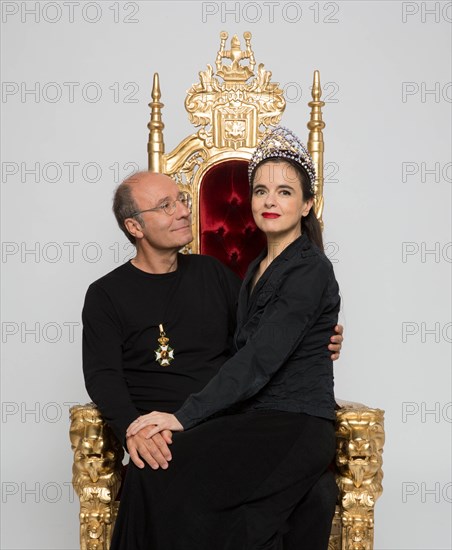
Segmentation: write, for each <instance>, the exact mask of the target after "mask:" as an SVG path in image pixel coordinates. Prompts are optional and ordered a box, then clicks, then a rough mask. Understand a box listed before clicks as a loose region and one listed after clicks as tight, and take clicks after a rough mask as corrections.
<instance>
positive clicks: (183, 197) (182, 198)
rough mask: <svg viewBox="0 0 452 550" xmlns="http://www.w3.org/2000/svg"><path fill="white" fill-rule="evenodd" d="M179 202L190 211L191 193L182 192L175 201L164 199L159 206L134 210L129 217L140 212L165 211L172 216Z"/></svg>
mask: <svg viewBox="0 0 452 550" xmlns="http://www.w3.org/2000/svg"><path fill="white" fill-rule="evenodd" d="M177 201H179V202H181V203H182V204H183V205H184V206H185V207H186V208H188V209H189V210H190V212H191V205H192V200H191V195H190V193H187V192H183V193H181V194H180V195H179V196H178V197H177V199H176V200H175V201H165V202H164V203H163V204H161V205H160V206H156V207H155V208H148V209H146V210H140V211H139V212H134V213H133V214H130V217H131V218H134V217H135V216H138V215H140V214H143V213H144V212H162V211H163V212H165V214H167V215H168V216H172V215H173V214H174V212H175V211H176V202H177Z"/></svg>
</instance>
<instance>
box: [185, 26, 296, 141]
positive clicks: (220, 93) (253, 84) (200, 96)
mask: <svg viewBox="0 0 452 550" xmlns="http://www.w3.org/2000/svg"><path fill="white" fill-rule="evenodd" d="M243 36H244V38H245V43H246V49H245V50H241V49H240V41H239V39H238V37H237V35H234V36H233V37H232V39H231V48H230V50H226V49H225V44H226V40H227V38H228V33H226V32H224V31H223V32H221V33H220V38H221V43H220V49H219V51H218V53H217V58H216V68H217V71H216V73H214V70H213V68H212V66H211V65H207V70H206V71H201V72H200V73H199V80H200V82H199V83H198V84H193V86H192V87H191V88H190V90H189V91H188V92H187V97H186V99H185V108H186V110H187V112H188V116H189V119H190V121H191V122H192V123H193V124H194V125H195V126H201V127H202V128H201V129H200V130H199V132H198V136H199V137H200V138H201V139H202V140H203V141H204V143H205V146H206V147H208V148H209V147H216V148H224V147H230V148H231V149H233V150H236V149H239V148H241V147H248V148H253V147H256V144H257V141H258V139H259V138H260V137H261V136H262V131H261V130H260V127H261V126H263V127H268V126H269V125H275V124H277V123H278V122H279V121H280V120H281V116H282V113H283V112H284V109H285V105H286V102H285V99H284V96H283V91H282V90H281V89H280V88H279V85H278V84H277V83H274V82H270V79H271V72H270V71H266V70H265V69H264V65H263V64H262V63H261V64H260V65H259V66H258V70H257V74H256V73H255V72H254V67H255V64H256V62H255V60H254V53H253V50H252V49H251V33H250V32H245V33H244V34H243ZM222 59H229V60H231V64H230V65H225V64H222V62H221V61H222ZM247 59H248V60H249V65H243V64H242V62H243V61H244V60H247ZM220 79H222V80H223V82H221V80H220ZM250 79H252V80H251V81H250V82H248V81H249V80H250Z"/></svg>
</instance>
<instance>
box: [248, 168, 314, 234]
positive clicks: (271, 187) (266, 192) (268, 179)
mask: <svg viewBox="0 0 452 550" xmlns="http://www.w3.org/2000/svg"><path fill="white" fill-rule="evenodd" d="M312 203H313V201H312V199H308V200H307V201H305V200H304V198H303V191H302V188H301V182H300V178H299V175H298V173H297V171H296V170H295V168H294V167H293V166H292V165H291V164H289V163H288V162H284V161H281V162H272V161H269V162H265V163H263V164H262V165H261V166H259V167H258V168H257V171H256V175H255V178H254V183H253V194H252V198H251V210H252V212H253V217H254V221H255V222H256V225H257V227H259V229H261V230H262V231H263V232H264V233H265V234H266V235H267V236H270V237H276V236H277V237H279V238H284V239H287V238H291V239H292V240H293V239H296V238H297V237H298V236H299V235H300V234H301V218H302V217H303V216H307V215H308V214H309V210H310V209H311V207H312Z"/></svg>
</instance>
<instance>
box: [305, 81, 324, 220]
mask: <svg viewBox="0 0 452 550" xmlns="http://www.w3.org/2000/svg"><path fill="white" fill-rule="evenodd" d="M321 97H322V88H321V87H320V73H319V71H314V82H313V84H312V101H310V102H309V103H308V105H309V107H311V118H310V120H309V122H308V129H309V138H308V150H309V152H310V153H311V156H312V160H313V161H314V165H315V171H316V174H317V179H316V184H315V200H314V211H315V213H316V216H317V218H318V219H319V221H320V224H321V226H322V229H323V219H322V215H323V151H324V149H325V146H324V142H323V132H322V130H323V129H324V128H325V123H324V122H323V119H322V107H323V106H324V105H325V103H324V102H323V101H320V98H321Z"/></svg>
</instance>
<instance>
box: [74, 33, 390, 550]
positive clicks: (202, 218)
mask: <svg viewBox="0 0 452 550" xmlns="http://www.w3.org/2000/svg"><path fill="white" fill-rule="evenodd" d="M220 38H221V43H220V49H219V51H218V53H217V57H216V71H214V70H213V68H212V67H211V66H210V65H207V70H206V71H201V72H200V73H199V77H200V81H199V83H197V84H194V85H193V86H192V87H191V88H190V90H188V92H187V97H186V100H185V108H186V110H187V112H188V114H189V118H190V121H191V122H192V123H193V124H194V126H196V127H198V128H199V129H198V131H197V132H196V133H195V134H192V135H190V136H188V137H187V138H186V139H185V140H183V141H182V142H181V143H180V144H179V145H178V146H177V147H176V148H175V149H174V150H173V151H172V152H171V153H168V154H166V153H165V147H164V140H163V128H164V124H163V122H162V116H161V110H162V107H163V104H162V103H161V102H160V98H161V93H160V86H159V78H158V75H157V74H155V75H154V83H153V90H152V101H151V103H150V104H149V106H150V108H151V120H150V122H149V124H148V128H149V143H148V156H149V170H150V171H152V172H162V173H165V174H168V175H170V176H171V177H173V178H174V179H175V181H176V182H177V183H178V185H179V186H180V188H181V190H182V191H188V192H189V193H190V194H191V195H192V198H193V234H194V235H195V239H194V241H193V242H192V243H191V244H190V245H187V247H185V248H186V249H185V252H186V253H204V254H209V255H213V256H216V257H217V258H219V259H220V260H222V261H223V262H224V263H225V264H226V265H228V266H229V267H230V268H231V269H233V270H234V271H235V272H236V273H238V274H239V275H243V274H244V272H245V270H246V267H247V265H248V263H249V262H250V261H251V260H252V259H253V258H254V257H255V256H256V255H257V254H258V252H259V251H260V249H261V248H262V245H263V238H262V235H261V234H260V233H259V231H258V230H257V229H256V227H255V225H254V222H253V220H252V217H251V214H250V208H249V202H248V201H249V198H248V193H249V191H248V181H247V165H248V160H249V159H250V157H251V154H252V152H253V149H254V148H255V146H256V144H257V142H258V140H259V139H260V138H261V136H262V135H263V132H264V131H265V129H266V128H268V127H271V126H274V125H277V124H278V123H279V121H280V120H281V117H282V114H283V112H284V108H285V99H284V97H283V91H282V90H281V89H280V88H279V86H278V84H277V83H273V82H271V72H270V71H267V70H265V69H264V65H263V64H259V65H258V67H257V70H255V68H256V62H255V59H254V53H253V50H252V47H251V33H249V32H245V33H244V39H245V49H244V50H242V49H241V45H240V41H239V39H238V37H237V36H234V37H233V38H232V40H231V45H230V49H229V50H228V49H226V40H227V38H228V35H227V33H226V32H222V33H221V34H220ZM225 59H226V60H228V61H229V63H228V64H225V63H224V60H225ZM323 106H324V102H323V101H321V87H320V75H319V72H318V71H315V72H314V82H313V87H312V101H310V102H309V107H310V108H311V112H310V119H309V122H308V124H307V126H308V129H309V136H308V140H307V144H308V148H309V151H310V153H311V155H312V157H313V160H314V163H315V165H316V170H317V176H318V177H317V184H316V185H317V189H316V202H315V210H316V214H317V216H318V218H319V219H320V221H321V222H322V212H323V150H324V142H323V133H322V130H323V128H324V127H325V123H324V122H323V120H322V107H323ZM290 126H291V127H292V126H293V125H292V124H290ZM336 417H337V422H336V427H337V432H336V433H337V453H336V464H335V465H334V467H335V470H336V479H337V484H338V487H339V497H338V503H337V506H336V513H335V517H334V520H333V525H332V530H331V535H330V542H329V550H372V549H373V531H374V505H375V501H376V500H377V499H378V497H379V496H380V495H381V493H382V485H381V482H382V478H383V473H382V469H381V466H382V452H383V444H384V427H383V411H382V410H379V409H373V408H368V407H366V406H364V405H360V404H353V403H342V404H341V406H340V407H339V408H338V410H337V414H336ZM70 436H71V444H72V449H73V450H74V466H73V484H74V488H75V490H76V492H77V494H78V495H79V497H80V548H81V550H101V549H102V550H107V549H108V548H109V541H110V537H111V533H112V529H113V526H114V521H115V517H116V513H117V508H118V500H119V497H118V493H119V492H120V485H121V475H122V470H123V466H122V458H123V456H124V451H123V449H122V446H121V445H120V443H119V442H118V441H117V440H116V438H115V436H114V435H113V433H112V431H111V430H110V429H109V427H108V425H107V424H106V423H105V422H104V421H103V419H102V416H101V414H100V412H99V410H98V409H97V408H96V406H95V405H94V404H92V403H91V404H88V405H83V406H82V405H78V406H75V407H73V408H72V409H71V431H70Z"/></svg>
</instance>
